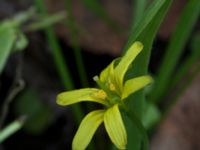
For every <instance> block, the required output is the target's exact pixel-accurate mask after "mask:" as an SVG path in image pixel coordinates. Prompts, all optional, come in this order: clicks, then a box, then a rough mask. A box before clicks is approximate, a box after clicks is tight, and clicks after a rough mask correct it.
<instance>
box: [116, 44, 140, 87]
mask: <svg viewBox="0 0 200 150" xmlns="http://www.w3.org/2000/svg"><path fill="white" fill-rule="evenodd" d="M142 48H143V45H142V43H141V42H134V43H133V45H132V46H131V47H130V48H129V49H128V50H127V52H126V54H125V55H124V56H123V57H122V59H121V61H120V62H119V64H118V65H117V66H116V68H115V70H114V73H115V77H116V81H117V84H118V85H119V86H120V89H121V90H122V87H123V79H124V75H125V73H126V71H127V70H128V67H129V66H130V64H131V62H132V61H133V60H134V59H135V58H136V56H137V55H138V54H139V53H140V52H141V50H142Z"/></svg>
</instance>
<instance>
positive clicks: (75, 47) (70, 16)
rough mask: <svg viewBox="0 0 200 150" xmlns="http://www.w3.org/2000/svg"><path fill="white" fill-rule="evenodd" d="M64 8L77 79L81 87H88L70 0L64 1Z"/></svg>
mask: <svg viewBox="0 0 200 150" xmlns="http://www.w3.org/2000/svg"><path fill="white" fill-rule="evenodd" d="M65 7H66V10H67V15H68V18H67V27H68V28H69V30H70V35H71V41H72V48H73V51H74V55H75V61H76V66H77V69H78V74H79V78H80V81H81V85H82V87H87V86H88V85H89V83H88V79H87V74H86V69H85V65H84V61H83V58H82V55H81V48H80V45H79V42H78V37H77V29H76V25H75V20H74V17H73V14H72V4H71V0H65Z"/></svg>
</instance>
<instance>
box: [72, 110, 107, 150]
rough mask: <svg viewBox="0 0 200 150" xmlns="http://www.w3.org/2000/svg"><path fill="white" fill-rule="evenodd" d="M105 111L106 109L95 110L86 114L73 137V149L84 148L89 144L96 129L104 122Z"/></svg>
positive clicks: (79, 149)
mask: <svg viewBox="0 0 200 150" xmlns="http://www.w3.org/2000/svg"><path fill="white" fill-rule="evenodd" d="M104 112H105V110H95V111H92V112H90V113H89V114H88V115H87V116H85V118H84V119H83V120H82V122H81V124H80V126H79V128H78V131H77V132H76V135H75V137H74V139H73V143H72V149H73V150H83V149H85V148H86V147H87V146H88V144H89V143H90V141H91V139H92V137H93V136H94V133H95V131H96V130H97V128H98V127H99V126H100V124H101V123H102V122H103V116H104Z"/></svg>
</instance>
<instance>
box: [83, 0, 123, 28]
mask: <svg viewBox="0 0 200 150" xmlns="http://www.w3.org/2000/svg"><path fill="white" fill-rule="evenodd" d="M82 3H83V4H84V5H85V6H86V7H87V8H88V9H89V10H91V11H92V12H93V13H95V14H96V15H97V16H98V17H100V18H101V19H102V20H103V21H105V22H106V23H107V24H108V25H109V26H110V27H111V28H112V29H114V30H115V31H120V30H121V28H120V26H119V25H118V24H117V23H116V22H115V21H114V20H113V19H112V18H111V17H110V15H109V14H108V13H107V11H106V10H105V9H104V8H103V6H102V5H101V4H100V3H99V2H98V1H97V0H82Z"/></svg>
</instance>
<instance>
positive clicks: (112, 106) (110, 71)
mask: <svg viewBox="0 0 200 150" xmlns="http://www.w3.org/2000/svg"><path fill="white" fill-rule="evenodd" d="M142 48H143V45H142V43H140V42H135V43H133V45H132V46H131V47H130V48H129V50H128V51H127V53H126V54H125V55H124V56H123V57H122V58H121V60H119V59H115V60H114V61H112V62H111V64H110V65H108V67H106V68H105V69H104V70H103V71H102V72H101V73H100V77H98V76H95V77H94V80H95V81H96V82H97V84H98V86H99V87H100V89H97V88H84V89H79V90H73V91H67V92H63V93H61V94H59V95H58V96H57V103H58V104H59V105H63V106H66V105H70V104H74V103H78V102H82V101H91V102H97V103H100V104H102V105H104V106H105V109H100V110H95V111H92V112H90V113H89V114H88V115H86V117H85V118H84V119H83V120H82V122H81V124H80V126H79V129H78V131H77V133H76V135H75V137H74V139H73V143H72V149H73V150H84V149H85V148H86V147H87V146H88V144H89V142H90V141H91V139H92V137H93V135H94V133H95V131H96V130H97V128H98V127H99V126H100V124H101V123H103V122H104V125H105V128H106V131H107V133H108V135H109V137H110V139H111V141H112V142H113V143H114V144H115V146H116V147H117V148H118V149H126V144H127V134H126V129H125V127H124V124H123V120H122V117H121V114H120V111H119V107H120V106H124V99H126V98H127V97H128V96H129V95H130V94H132V93H134V92H136V91H138V90H140V89H141V88H143V87H144V86H146V85H147V84H149V83H151V82H152V78H151V77H150V76H140V77H136V78H133V79H130V80H127V81H126V82H124V76H125V73H126V72H127V70H128V68H129V66H130V64H131V63H132V61H133V60H134V59H135V58H136V56H137V55H138V54H139V53H140V52H141V50H142Z"/></svg>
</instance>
